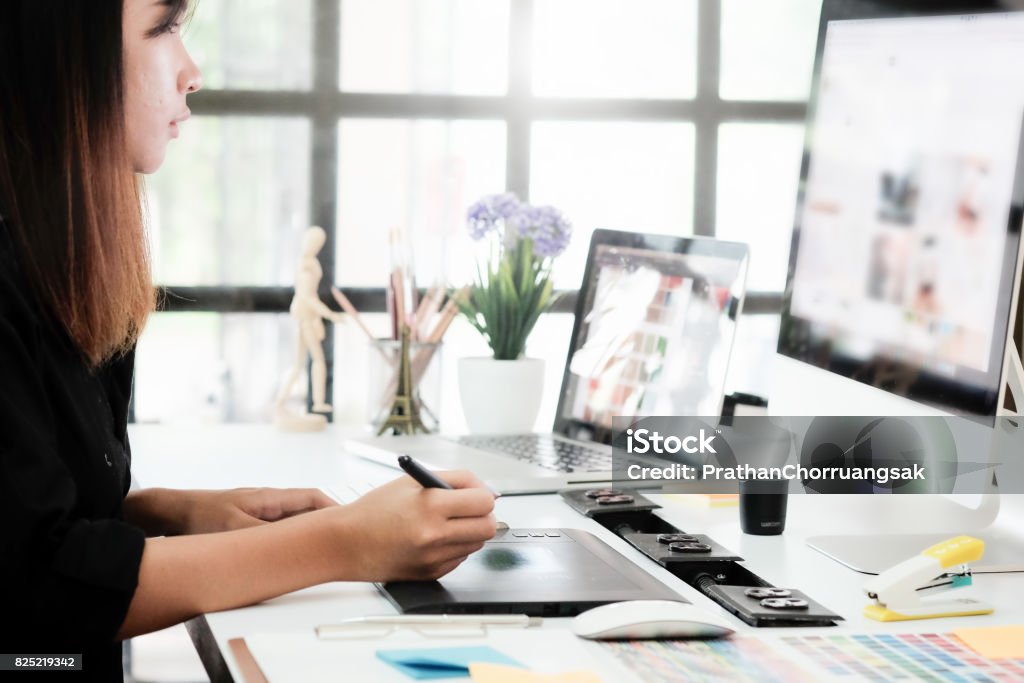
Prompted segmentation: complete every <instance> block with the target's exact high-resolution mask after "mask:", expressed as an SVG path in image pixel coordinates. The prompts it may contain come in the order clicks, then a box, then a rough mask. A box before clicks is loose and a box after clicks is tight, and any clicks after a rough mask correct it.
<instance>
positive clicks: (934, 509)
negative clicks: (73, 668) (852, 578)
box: [807, 341, 1024, 574]
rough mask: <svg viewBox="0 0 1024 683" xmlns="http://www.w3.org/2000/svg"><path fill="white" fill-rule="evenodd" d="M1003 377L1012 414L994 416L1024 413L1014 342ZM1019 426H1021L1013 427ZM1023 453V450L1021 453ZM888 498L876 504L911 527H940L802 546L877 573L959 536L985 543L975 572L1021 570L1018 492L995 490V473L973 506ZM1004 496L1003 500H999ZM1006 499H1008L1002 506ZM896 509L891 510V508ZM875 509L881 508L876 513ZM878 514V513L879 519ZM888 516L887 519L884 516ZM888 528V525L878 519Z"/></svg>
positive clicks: (815, 539) (817, 539) (815, 540)
mask: <svg viewBox="0 0 1024 683" xmlns="http://www.w3.org/2000/svg"><path fill="white" fill-rule="evenodd" d="M1005 362H1006V366H1005V372H1004V375H1003V376H1004V377H1005V378H1006V383H1007V389H1008V390H1009V391H1010V394H1011V396H1012V397H1013V402H1014V405H1015V406H1016V412H1011V411H1006V410H1002V411H1000V416H1013V415H1024V366H1022V364H1021V359H1020V354H1019V352H1018V351H1017V345H1016V344H1015V343H1013V342H1012V341H1011V342H1010V343H1009V344H1007V345H1006V359H1005ZM1018 428H1019V429H1024V424H1022V425H1020V426H1019V427H1018ZM1021 457H1024V454H1022V455H1021ZM887 498H889V500H888V501H886V503H882V501H879V503H880V507H893V512H894V513H895V514H897V515H899V517H901V518H902V519H901V520H899V521H897V522H893V524H895V525H898V524H899V523H900V522H903V523H909V525H910V526H915V527H917V528H930V529H944V530H948V531H945V532H941V533H939V532H931V533H910V534H905V533H885V532H883V533H879V534H876V535H871V536H867V535H848V534H834V535H825V536H810V537H808V538H807V545H809V546H810V547H811V548H814V549H815V550H817V551H819V552H821V553H823V554H825V555H827V556H828V557H831V558H832V559H833V560H835V561H836V562H839V563H840V564H843V565H846V566H847V567H849V568H850V569H853V570H854V571H858V572H861V573H864V574H879V573H881V572H883V571H885V570H886V569H888V568H889V567H892V566H894V565H895V564H897V563H899V562H902V561H903V560H906V559H909V558H911V557H914V556H915V555H918V554H920V553H921V551H922V550H924V549H925V548H927V547H929V546H931V545H934V544H936V543H939V542H941V541H944V540H947V539H949V538H950V537H952V536H956V535H959V534H968V535H970V536H974V537H976V538H980V539H982V540H983V541H985V554H984V555H983V556H982V558H981V560H979V561H978V562H977V563H974V564H972V565H971V570H972V571H973V572H975V573H986V572H994V571H1019V572H1024V524H1022V521H1024V494H1018V495H1015V494H1008V493H1000V492H999V487H998V483H997V482H996V481H995V477H993V478H992V480H991V481H990V482H989V485H988V486H987V487H986V491H985V492H984V493H982V494H981V497H980V501H979V502H978V504H977V506H976V507H967V506H965V505H963V504H961V503H958V502H956V501H955V500H953V499H951V498H950V497H947V496H943V495H939V494H933V495H928V494H917V495H913V496H911V498H916V499H917V500H905V499H904V500H898V499H896V498H895V497H887ZM1004 498H1005V499H1006V500H1005V501H1004ZM1007 503H1012V504H1010V505H1007ZM897 506H898V507H899V508H900V509H899V510H898V511H897V510H896V507H897ZM879 512H881V511H879ZM885 514H886V513H882V514H881V517H883V518H884V517H885ZM888 520H889V521H892V520H894V518H893V517H889V518H888ZM880 524H884V525H885V526H879V528H888V529H891V528H892V526H893V524H889V523H888V522H880Z"/></svg>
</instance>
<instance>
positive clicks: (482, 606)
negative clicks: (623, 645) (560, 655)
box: [377, 529, 687, 617]
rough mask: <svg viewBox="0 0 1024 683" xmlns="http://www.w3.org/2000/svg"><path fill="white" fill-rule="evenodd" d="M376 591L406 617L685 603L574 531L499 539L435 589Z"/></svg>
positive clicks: (556, 613) (404, 585)
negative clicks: (630, 602) (632, 602)
mask: <svg viewBox="0 0 1024 683" xmlns="http://www.w3.org/2000/svg"><path fill="white" fill-rule="evenodd" d="M377 588H378V589H379V590H380V591H381V593H383V594H384V597H386V598H387V599H388V601H389V602H391V604H393V605H394V606H395V607H396V608H397V609H398V610H399V611H400V612H403V613H406V614H503V613H505V614H509V613H511V614H528V615H530V616H537V617H571V616H575V615H576V614H579V613H580V612H583V611H585V610H588V609H590V608H592V607H597V606H599V605H605V604H608V603H611V602H621V601H624V600H676V601H679V602H687V601H686V600H684V599H683V598H682V597H681V596H679V595H677V594H676V593H675V592H673V591H672V590H670V589H669V588H667V587H666V586H665V585H663V584H662V583H661V582H660V581H658V580H657V579H655V578H654V577H653V576H651V575H650V574H648V573H647V572H645V571H644V570H642V569H640V568H639V567H637V566H636V565H634V564H633V563H632V562H631V561H630V560H628V559H627V558H625V557H623V556H622V555H620V554H619V553H617V552H616V551H615V550H613V549H612V548H610V547H609V546H608V545H606V544H605V543H604V542H603V541H601V540H600V539H598V538H597V537H596V536H594V535H593V534H590V533H588V532H586V531H581V530H579V529H509V530H506V531H499V532H498V535H496V536H495V537H494V538H493V539H492V540H490V541H488V542H487V544H486V545H484V547H483V549H481V550H479V551H478V552H476V553H474V554H472V555H470V556H469V558H468V559H467V560H466V561H465V562H463V563H462V564H461V565H459V567H458V568H457V569H455V570H454V571H453V572H451V573H450V574H448V575H447V576H445V577H443V578H442V579H441V580H440V581H393V582H391V583H386V584H377Z"/></svg>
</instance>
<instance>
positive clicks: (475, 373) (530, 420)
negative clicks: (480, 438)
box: [459, 357, 544, 434]
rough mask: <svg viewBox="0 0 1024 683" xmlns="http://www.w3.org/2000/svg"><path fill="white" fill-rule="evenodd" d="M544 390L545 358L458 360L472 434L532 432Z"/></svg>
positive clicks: (465, 412) (461, 391) (460, 384)
mask: <svg viewBox="0 0 1024 683" xmlns="http://www.w3.org/2000/svg"><path fill="white" fill-rule="evenodd" d="M543 390H544V361H543V360H540V359H537V358H521V359H519V360H494V359H493V358H483V357H480V358H460V359H459V397H460V398H461V400H462V412H463V414H464V415H465V416H466V424H467V426H468V427H469V431H470V433H472V434H523V433H528V432H532V431H533V427H534V423H535V422H536V421H537V413H538V412H539V411H540V399H541V393H542V392H543Z"/></svg>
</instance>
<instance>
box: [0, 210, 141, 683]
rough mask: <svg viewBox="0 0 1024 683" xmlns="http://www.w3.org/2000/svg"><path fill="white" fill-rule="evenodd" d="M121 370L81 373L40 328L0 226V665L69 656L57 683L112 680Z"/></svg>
mask: <svg viewBox="0 0 1024 683" xmlns="http://www.w3.org/2000/svg"><path fill="white" fill-rule="evenodd" d="M133 364H134V352H133V353H131V354H128V355H127V356H124V357H122V358H119V359H116V360H114V361H111V362H108V363H106V364H105V365H103V366H102V367H100V368H98V369H97V370H93V371H91V370H90V369H89V366H88V364H87V363H86V361H85V357H84V356H83V355H82V354H81V353H80V352H79V351H78V349H77V347H76V346H75V345H74V343H73V342H72V340H71V339H70V337H69V336H68V335H67V334H66V333H64V332H63V331H56V330H54V329H53V327H51V326H48V324H47V323H46V322H45V321H44V319H43V318H42V317H41V316H40V315H39V313H38V312H37V310H35V309H34V308H33V306H32V304H31V302H30V296H29V294H28V290H27V289H26V283H25V282H24V281H23V279H22V277H21V275H20V273H19V269H18V265H17V260H16V257H15V255H14V249H13V243H12V241H11V236H10V235H9V233H8V231H7V230H6V229H5V228H4V226H3V223H2V222H0V653H4V654H20V653H32V654H79V653H80V654H82V655H83V669H84V674H85V675H84V676H83V675H81V674H77V675H76V674H70V673H68V674H62V676H68V680H99V681H121V680H123V674H122V669H121V644H120V643H119V642H117V641H116V637H117V631H118V629H119V628H120V626H121V623H122V622H123V621H124V617H125V614H126V613H127V611H128V605H129V603H130V602H131V599H132V596H133V595H134V593H135V587H136V585H137V583H138V577H139V564H140V562H141V560H142V551H143V548H144V545H145V535H144V533H143V532H142V531H141V530H140V529H138V528H136V527H134V526H131V525H129V524H127V523H125V522H124V521H123V516H122V504H123V501H124V497H125V495H126V494H127V492H128V487H129V484H130V481H131V475H130V472H129V467H130V464H131V458H130V452H129V445H128V434H127V421H128V420H127V418H128V401H129V397H130V395H131V383H132V372H133ZM8 675H9V674H7V673H3V674H0V678H4V680H6V676H8ZM37 677H38V676H37Z"/></svg>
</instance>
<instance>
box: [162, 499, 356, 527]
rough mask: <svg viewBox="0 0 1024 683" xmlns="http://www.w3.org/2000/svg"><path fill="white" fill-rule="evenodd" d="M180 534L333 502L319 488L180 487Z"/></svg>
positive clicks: (271, 517) (275, 516)
mask: <svg viewBox="0 0 1024 683" xmlns="http://www.w3.org/2000/svg"><path fill="white" fill-rule="evenodd" d="M180 493H181V494H182V495H183V496H184V500H183V501H182V502H183V503H184V505H183V506H182V524H181V533H183V534H205V533H212V532H216V531H232V530H234V529H245V528H246V527H251V526H259V525H261V524H269V523H270V522H275V521H277V520H279V519H284V518H286V517H292V516H294V515H299V514H302V513H303V512H311V511H313V510H320V509H322V508H328V507H332V506H336V505H337V503H336V502H335V501H334V500H332V499H331V498H330V497H328V496H327V495H326V494H325V493H324V492H323V491H321V490H320V489H274V488H241V489H227V490H223V491H181V492H180Z"/></svg>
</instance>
